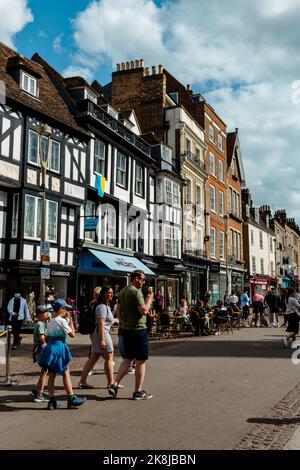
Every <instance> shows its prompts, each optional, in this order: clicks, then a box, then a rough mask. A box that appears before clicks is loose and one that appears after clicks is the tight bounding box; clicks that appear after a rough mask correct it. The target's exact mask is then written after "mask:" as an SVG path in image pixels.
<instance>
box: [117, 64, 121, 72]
mask: <svg viewBox="0 0 300 470" xmlns="http://www.w3.org/2000/svg"><path fill="white" fill-rule="evenodd" d="M120 70H121V67H120V64H117V71H118V72H120Z"/></svg>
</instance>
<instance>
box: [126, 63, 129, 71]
mask: <svg viewBox="0 0 300 470" xmlns="http://www.w3.org/2000/svg"><path fill="white" fill-rule="evenodd" d="M126 70H129V62H126Z"/></svg>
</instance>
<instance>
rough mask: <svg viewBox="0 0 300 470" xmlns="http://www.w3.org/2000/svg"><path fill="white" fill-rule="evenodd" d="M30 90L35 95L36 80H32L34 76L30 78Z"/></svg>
mask: <svg viewBox="0 0 300 470" xmlns="http://www.w3.org/2000/svg"><path fill="white" fill-rule="evenodd" d="M29 91H30V93H31V94H32V95H35V81H34V80H32V78H31V79H30V90H29Z"/></svg>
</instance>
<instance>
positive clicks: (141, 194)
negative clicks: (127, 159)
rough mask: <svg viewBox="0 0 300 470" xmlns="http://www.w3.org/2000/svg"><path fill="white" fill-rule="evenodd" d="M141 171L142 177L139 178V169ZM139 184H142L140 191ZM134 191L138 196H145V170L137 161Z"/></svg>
mask: <svg viewBox="0 0 300 470" xmlns="http://www.w3.org/2000/svg"><path fill="white" fill-rule="evenodd" d="M138 168H139V170H140V171H141V175H140V176H141V179H138V174H137V169H138ZM138 185H141V191H139V188H138ZM134 192H135V195H136V196H139V197H142V198H144V197H145V171H144V168H143V167H142V165H140V164H139V163H137V162H135V183H134Z"/></svg>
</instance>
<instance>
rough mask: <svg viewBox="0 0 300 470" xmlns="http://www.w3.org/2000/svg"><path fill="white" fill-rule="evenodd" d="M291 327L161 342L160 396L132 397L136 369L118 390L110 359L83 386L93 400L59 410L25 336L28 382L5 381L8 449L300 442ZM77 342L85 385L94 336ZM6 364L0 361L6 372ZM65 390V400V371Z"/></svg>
mask: <svg viewBox="0 0 300 470" xmlns="http://www.w3.org/2000/svg"><path fill="white" fill-rule="evenodd" d="M283 334H284V329H283V328H280V329H277V328H241V329H240V330H239V331H237V330H235V331H234V333H233V334H231V333H229V334H227V333H224V334H222V335H221V336H208V337H186V338H183V339H182V338H181V339H176V340H174V339H172V340H167V341H156V342H151V357H150V360H149V363H148V365H147V373H146V380H145V389H146V390H149V391H151V392H153V393H154V399H153V400H147V401H143V402H135V401H133V400H132V399H131V397H132V389H133V380H134V378H133V377H132V376H126V377H125V378H124V389H122V390H120V392H119V395H118V398H117V399H114V398H111V397H109V396H108V394H107V390H106V389H105V385H106V383H105V382H106V381H105V375H104V371H103V363H100V364H99V365H97V370H96V374H95V375H92V376H91V377H89V383H91V384H92V385H94V387H95V388H94V389H93V390H87V391H83V390H80V391H76V393H77V392H78V395H82V394H83V393H82V392H86V393H85V395H86V396H87V397H88V401H87V403H86V404H85V405H84V406H83V407H82V408H80V409H78V410H72V411H68V410H66V408H65V402H63V409H62V410H59V411H57V412H51V413H49V412H47V410H45V405H44V404H35V403H33V402H31V401H29V399H28V392H29V390H30V389H31V388H32V386H33V384H34V383H35V382H36V378H37V373H38V368H37V366H36V365H33V364H32V362H31V356H30V353H31V341H32V338H31V337H29V336H28V337H26V336H25V337H24V339H23V342H22V346H21V348H20V349H19V350H18V351H16V352H15V353H13V356H12V364H11V372H12V378H13V379H16V378H17V379H18V380H20V383H19V384H18V385H17V386H16V387H12V388H9V389H4V388H1V387H0V411H1V430H2V433H1V441H0V449H89V450H90V449H91V450H92V449H121V450H122V449H126V450H132V449H166V450H167V449H169V450H172V449H174V450H176V449H182V450H184V449H199V450H201V449H212V450H216V449H236V450H250V449H251V450H260V449H262V450H263V449H264V450H266V449H286V450H292V449H300V427H299V424H300V383H299V373H298V371H299V370H300V368H299V367H300V366H299V365H295V364H293V362H292V360H291V356H292V354H293V353H295V350H292V349H284V348H283V347H282V342H281V338H282V336H283ZM113 338H114V341H115V342H116V340H117V336H116V334H115V333H114V335H113ZM70 349H71V351H72V354H73V358H74V359H73V360H72V362H71V364H70V368H71V375H72V381H73V384H74V385H76V383H77V382H78V378H79V376H80V370H81V368H82V366H83V364H84V362H85V360H86V357H87V353H88V349H89V338H88V336H81V335H77V336H76V338H75V339H74V340H70ZM296 354H297V351H296ZM118 364H119V357H118V356H117V357H116V367H117V366H118ZM1 367H2V369H1ZM3 373H4V368H3V366H1V365H0V381H1V380H2V379H3ZM1 375H2V377H1ZM57 390H58V392H57V393H58V395H60V396H61V397H62V399H63V400H64V397H63V393H64V392H63V387H62V381H61V378H58V379H57ZM45 429H47V432H45Z"/></svg>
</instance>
